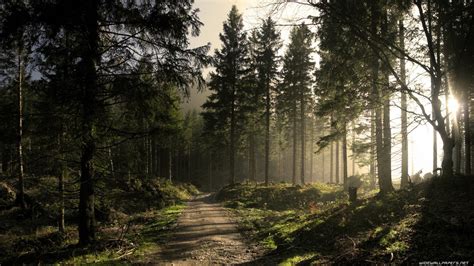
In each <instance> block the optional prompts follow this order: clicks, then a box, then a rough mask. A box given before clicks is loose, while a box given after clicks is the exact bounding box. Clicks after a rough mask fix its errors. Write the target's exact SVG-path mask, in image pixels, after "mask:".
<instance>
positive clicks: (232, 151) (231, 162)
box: [229, 85, 235, 185]
mask: <svg viewBox="0 0 474 266" xmlns="http://www.w3.org/2000/svg"><path fill="white" fill-rule="evenodd" d="M230 108H231V110H230V132H229V133H230V151H229V152H230V156H229V172H230V176H229V183H230V184H231V185H233V184H234V183H235V161H234V160H235V85H233V87H232V102H231V106H230Z"/></svg>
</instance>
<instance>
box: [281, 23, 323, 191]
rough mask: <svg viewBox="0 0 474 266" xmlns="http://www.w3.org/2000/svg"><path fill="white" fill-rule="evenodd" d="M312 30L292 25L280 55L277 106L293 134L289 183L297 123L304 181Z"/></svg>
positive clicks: (294, 170)
mask: <svg viewBox="0 0 474 266" xmlns="http://www.w3.org/2000/svg"><path fill="white" fill-rule="evenodd" d="M312 39H313V34H312V33H311V31H310V30H309V28H308V26H307V25H305V24H301V25H300V26H295V27H294V28H293V29H292V30H291V33H290V44H289V45H288V48H287V51H286V53H285V55H284V58H283V70H282V76H283V81H282V83H281V85H280V92H279V95H278V101H279V106H280V108H282V111H283V113H285V115H286V118H287V119H288V120H289V121H291V123H292V137H293V183H296V150H297V148H296V145H297V137H298V136H297V134H298V131H297V124H298V122H299V123H300V132H299V134H300V140H301V169H300V170H301V175H300V181H301V183H302V184H304V183H305V177H304V171H305V165H304V161H305V145H306V142H305V120H306V116H307V112H308V110H307V109H306V106H307V102H308V101H310V100H311V98H310V97H309V96H310V93H311V81H312V78H311V71H312V69H313V67H314V63H313V62H312V60H311V54H312V52H313V48H312Z"/></svg>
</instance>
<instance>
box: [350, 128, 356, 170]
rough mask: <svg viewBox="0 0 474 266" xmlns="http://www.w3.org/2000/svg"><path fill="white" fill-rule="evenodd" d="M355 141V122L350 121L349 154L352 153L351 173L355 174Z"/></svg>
mask: <svg viewBox="0 0 474 266" xmlns="http://www.w3.org/2000/svg"><path fill="white" fill-rule="evenodd" d="M355 142H356V133H355V123H354V121H352V140H351V144H352V145H351V155H352V175H353V176H355V175H356V172H355V161H356V160H355V158H356V157H355Z"/></svg>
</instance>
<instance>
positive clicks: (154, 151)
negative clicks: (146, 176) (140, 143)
mask: <svg viewBox="0 0 474 266" xmlns="http://www.w3.org/2000/svg"><path fill="white" fill-rule="evenodd" d="M157 153H158V151H157V148H156V135H155V134H153V135H151V175H152V177H156V176H157V168H158V167H157V163H158V159H157Z"/></svg>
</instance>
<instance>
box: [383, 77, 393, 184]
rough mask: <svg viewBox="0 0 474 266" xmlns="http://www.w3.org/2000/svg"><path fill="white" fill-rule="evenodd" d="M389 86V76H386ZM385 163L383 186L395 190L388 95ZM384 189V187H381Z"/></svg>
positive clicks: (387, 97) (384, 148)
mask: <svg viewBox="0 0 474 266" xmlns="http://www.w3.org/2000/svg"><path fill="white" fill-rule="evenodd" d="M385 79H386V84H387V86H388V76H386V77H385ZM383 139H384V140H383V156H384V157H383V164H384V169H385V174H384V175H383V179H384V182H383V184H381V186H383V187H384V189H383V190H384V191H393V185H392V130H391V126H390V96H389V95H387V96H386V97H385V99H384V105H383ZM381 190H382V189H381Z"/></svg>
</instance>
